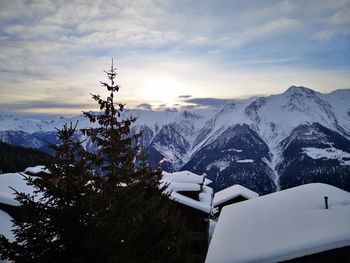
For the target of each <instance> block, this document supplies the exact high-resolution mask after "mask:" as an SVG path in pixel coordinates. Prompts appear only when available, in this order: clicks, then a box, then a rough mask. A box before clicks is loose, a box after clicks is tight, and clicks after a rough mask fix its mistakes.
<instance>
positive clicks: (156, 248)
mask: <svg viewBox="0 0 350 263" xmlns="http://www.w3.org/2000/svg"><path fill="white" fill-rule="evenodd" d="M106 74H107V77H108V79H109V81H110V83H106V82H101V84H102V86H103V87H105V88H106V89H107V91H108V92H109V95H108V96H107V98H106V99H103V98H102V97H101V96H99V95H92V97H93V99H94V100H95V101H97V103H98V105H99V106H100V110H101V112H99V113H92V112H85V113H84V114H85V116H86V117H87V118H89V120H90V121H91V122H92V123H97V127H95V128H88V129H83V130H81V132H82V134H83V135H84V136H85V137H86V138H87V139H91V140H92V142H93V143H94V144H95V145H96V146H97V150H96V152H94V153H91V152H87V151H86V150H84V149H83V147H82V142H80V141H79V140H78V139H77V136H76V132H77V130H76V125H75V126H72V124H71V125H70V126H67V125H66V126H65V127H64V128H63V129H62V130H59V131H58V137H59V139H60V142H61V143H60V144H59V145H57V146H53V147H54V148H55V150H56V155H55V158H54V160H53V162H52V164H51V165H50V166H49V167H48V168H49V171H50V175H48V176H45V177H43V178H40V179H35V180H34V179H32V178H27V179H26V180H27V181H28V184H29V185H32V186H33V187H34V188H35V192H34V195H26V194H23V193H17V200H18V201H19V202H20V204H21V206H22V216H21V217H20V218H18V219H15V220H14V224H15V231H14V234H15V238H16V240H15V241H14V242H12V243H11V242H10V241H8V240H7V239H6V238H5V237H1V238H0V252H1V254H0V255H1V257H0V258H1V259H9V260H13V261H15V262H186V258H187V250H188V247H187V244H188V243H187V239H186V234H185V230H184V228H183V226H182V224H181V220H180V219H179V218H178V216H177V213H176V211H175V210H174V209H175V208H174V207H173V206H172V204H171V201H169V199H168V197H167V196H165V195H164V194H162V192H163V190H164V189H163V188H161V187H160V179H161V171H160V170H152V169H151V168H150V167H149V166H148V165H147V164H146V162H145V160H144V157H143V156H142V155H141V151H140V147H139V144H138V139H139V137H140V136H141V135H140V134H134V135H131V134H130V126H131V125H132V123H133V122H134V121H135V118H133V117H129V118H125V119H122V118H121V114H122V112H123V110H124V105H123V104H121V103H115V101H114V97H115V93H116V92H117V91H118V90H119V86H118V85H116V84H115V78H116V76H117V73H116V70H115V68H114V67H113V60H112V66H111V69H110V70H109V71H108V72H106Z"/></svg>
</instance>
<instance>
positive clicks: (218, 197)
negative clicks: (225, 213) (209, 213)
mask: <svg viewBox="0 0 350 263" xmlns="http://www.w3.org/2000/svg"><path fill="white" fill-rule="evenodd" d="M240 195H241V196H243V197H245V198H247V199H252V198H254V197H258V196H259V194H258V193H256V192H254V191H252V190H250V189H248V188H246V187H244V186H241V185H239V184H236V185H233V186H231V187H228V188H225V189H224V190H221V191H219V192H216V193H215V195H214V200H213V206H217V205H219V204H222V203H224V202H226V201H228V200H230V199H232V198H235V197H237V196H240Z"/></svg>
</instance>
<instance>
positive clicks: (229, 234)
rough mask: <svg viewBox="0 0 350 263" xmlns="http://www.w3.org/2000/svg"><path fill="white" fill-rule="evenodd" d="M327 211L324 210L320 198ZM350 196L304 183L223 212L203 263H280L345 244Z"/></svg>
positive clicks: (349, 239)
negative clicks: (325, 199) (326, 204)
mask: <svg viewBox="0 0 350 263" xmlns="http://www.w3.org/2000/svg"><path fill="white" fill-rule="evenodd" d="M325 196H327V197H328V202H329V209H325V201H324V197H325ZM349 222H350V193H349V192H346V191H343V190H341V189H339V188H336V187H334V186H330V185H326V184H320V183H315V184H307V185H302V186H298V187H295V188H291V189H287V190H283V191H280V192H276V193H273V194H269V195H265V196H262V197H259V198H253V199H251V200H248V201H244V202H241V203H237V204H233V205H229V206H226V207H224V208H223V210H222V212H221V215H220V218H219V220H218V223H217V225H216V228H215V231H214V235H213V237H212V240H211V243H210V246H209V250H208V254H207V258H206V263H229V262H230V263H233V262H280V261H284V260H289V259H293V258H296V257H301V256H305V255H310V254H314V253H318V252H322V251H326V250H331V249H335V248H340V247H344V246H349V245H350V223H349Z"/></svg>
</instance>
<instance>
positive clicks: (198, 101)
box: [185, 98, 231, 108]
mask: <svg viewBox="0 0 350 263" xmlns="http://www.w3.org/2000/svg"><path fill="white" fill-rule="evenodd" d="M230 101H231V100H229V99H218V98H193V99H188V100H185V102H187V103H192V104H195V105H196V106H204V107H212V108H221V107H222V106H224V105H225V104H227V103H228V102H230Z"/></svg>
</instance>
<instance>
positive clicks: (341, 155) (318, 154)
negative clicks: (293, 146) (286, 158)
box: [303, 147, 350, 165]
mask: <svg viewBox="0 0 350 263" xmlns="http://www.w3.org/2000/svg"><path fill="white" fill-rule="evenodd" d="M303 151H304V153H305V154H306V155H307V156H309V157H310V158H312V159H322V158H326V159H335V160H339V162H340V163H341V164H342V165H350V153H347V152H344V151H342V150H339V149H336V148H323V149H320V148H314V147H306V148H303ZM344 159H345V160H344Z"/></svg>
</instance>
